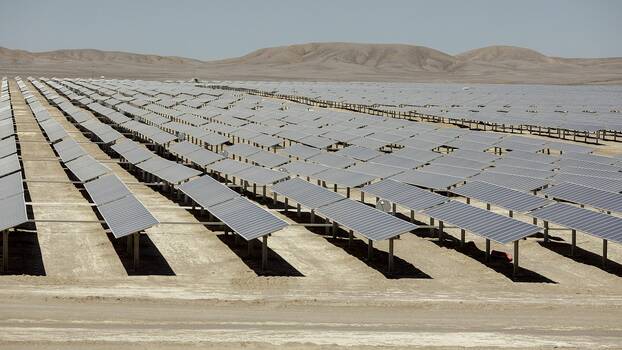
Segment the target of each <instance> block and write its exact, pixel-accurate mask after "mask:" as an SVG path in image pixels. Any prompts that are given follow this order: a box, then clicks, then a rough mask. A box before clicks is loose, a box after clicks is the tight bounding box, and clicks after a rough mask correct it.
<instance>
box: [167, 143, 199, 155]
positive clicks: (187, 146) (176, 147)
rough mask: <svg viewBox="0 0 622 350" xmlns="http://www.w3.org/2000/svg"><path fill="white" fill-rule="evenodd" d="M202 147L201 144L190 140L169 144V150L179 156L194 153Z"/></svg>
mask: <svg viewBox="0 0 622 350" xmlns="http://www.w3.org/2000/svg"><path fill="white" fill-rule="evenodd" d="M200 149H201V147H200V146H198V145H195V144H193V143H190V142H188V141H182V142H176V143H173V144H171V145H169V146H168V150H169V151H171V152H172V153H173V154H177V155H179V156H185V155H186V154H188V153H192V152H195V151H198V150H200Z"/></svg>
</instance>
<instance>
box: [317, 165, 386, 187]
mask: <svg viewBox="0 0 622 350" xmlns="http://www.w3.org/2000/svg"><path fill="white" fill-rule="evenodd" d="M313 177H314V178H316V179H319V180H322V181H326V182H328V183H331V184H337V185H340V186H346V187H358V186H361V185H363V184H366V183H368V182H371V181H373V180H375V179H376V177H375V176H372V175H366V174H362V173H358V172H354V171H349V170H344V169H337V168H328V169H326V170H324V171H321V172H318V173H315V174H314V175H313Z"/></svg>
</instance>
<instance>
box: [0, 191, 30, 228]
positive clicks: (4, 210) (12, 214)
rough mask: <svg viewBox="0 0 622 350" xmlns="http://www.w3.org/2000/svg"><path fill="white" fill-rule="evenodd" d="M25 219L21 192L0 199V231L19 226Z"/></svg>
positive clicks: (24, 207)
mask: <svg viewBox="0 0 622 350" xmlns="http://www.w3.org/2000/svg"><path fill="white" fill-rule="evenodd" d="M27 221H28V215H27V214H26V202H25V200H24V193H23V192H22V193H19V194H16V195H14V196H12V197H7V198H3V199H1V200H0V231H4V230H6V229H9V228H12V227H15V226H19V225H21V224H23V223H25V222H27Z"/></svg>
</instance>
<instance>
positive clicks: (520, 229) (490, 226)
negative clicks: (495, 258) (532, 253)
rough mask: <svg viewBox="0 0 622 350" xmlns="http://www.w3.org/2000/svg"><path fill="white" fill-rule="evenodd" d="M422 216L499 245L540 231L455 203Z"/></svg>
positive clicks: (427, 211)
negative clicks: (456, 227)
mask: <svg viewBox="0 0 622 350" xmlns="http://www.w3.org/2000/svg"><path fill="white" fill-rule="evenodd" d="M424 214H426V215H428V216H430V217H433V218H435V219H437V220H439V221H443V222H446V223H449V224H452V225H455V226H458V227H460V228H462V229H465V230H467V231H469V232H471V233H473V234H476V235H478V236H482V237H484V238H487V239H490V240H492V241H495V242H498V243H501V244H506V243H510V242H514V241H516V240H519V239H521V238H524V237H527V236H531V235H532V234H535V233H537V232H539V231H540V228H539V227H538V226H535V225H531V224H527V223H525V222H522V221H518V220H514V219H512V218H509V217H507V216H503V215H499V214H495V213H493V212H491V211H488V210H485V209H480V208H476V207H473V206H470V205H468V204H464V203H460V202H457V201H449V202H447V203H445V204H441V205H439V206H436V207H433V208H430V209H427V210H425V211H424Z"/></svg>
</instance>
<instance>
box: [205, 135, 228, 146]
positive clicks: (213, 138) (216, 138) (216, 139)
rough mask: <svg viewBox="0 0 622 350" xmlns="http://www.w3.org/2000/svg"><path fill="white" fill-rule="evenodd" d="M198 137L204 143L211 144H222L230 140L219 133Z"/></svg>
mask: <svg viewBox="0 0 622 350" xmlns="http://www.w3.org/2000/svg"><path fill="white" fill-rule="evenodd" d="M198 139H199V140H201V141H202V142H203V143H205V144H207V145H210V146H217V145H222V144H223V143H227V142H229V138H228V137H225V136H222V135H219V134H214V133H208V134H206V135H203V136H201V137H199V138H198Z"/></svg>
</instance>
